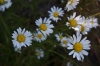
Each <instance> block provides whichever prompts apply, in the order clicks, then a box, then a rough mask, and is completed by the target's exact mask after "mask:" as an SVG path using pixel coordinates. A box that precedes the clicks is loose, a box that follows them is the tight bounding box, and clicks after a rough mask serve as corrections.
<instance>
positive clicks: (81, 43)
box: [67, 32, 91, 61]
mask: <svg viewBox="0 0 100 66" xmlns="http://www.w3.org/2000/svg"><path fill="white" fill-rule="evenodd" d="M81 38H82V34H80V32H77V33H76V36H75V35H73V38H72V37H70V39H69V42H70V43H69V44H68V47H67V49H69V50H72V51H71V52H70V53H69V55H72V54H73V58H75V57H76V58H77V60H79V61H82V60H83V59H84V56H83V55H86V56H87V55H88V52H87V51H86V50H90V46H91V45H90V41H89V40H87V37H85V38H83V39H81Z"/></svg>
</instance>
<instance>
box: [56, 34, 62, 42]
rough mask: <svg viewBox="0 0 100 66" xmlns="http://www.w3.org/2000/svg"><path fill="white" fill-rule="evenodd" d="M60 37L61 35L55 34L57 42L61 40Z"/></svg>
mask: <svg viewBox="0 0 100 66" xmlns="http://www.w3.org/2000/svg"><path fill="white" fill-rule="evenodd" d="M62 35H63V33H59V34H55V37H56V39H57V41H61V39H62V38H63V36H62Z"/></svg>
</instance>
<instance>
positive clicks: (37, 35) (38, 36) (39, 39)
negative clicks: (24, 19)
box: [34, 30, 47, 42]
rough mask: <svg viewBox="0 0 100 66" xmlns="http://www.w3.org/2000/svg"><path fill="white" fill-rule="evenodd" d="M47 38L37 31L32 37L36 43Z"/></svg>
mask: <svg viewBox="0 0 100 66" xmlns="http://www.w3.org/2000/svg"><path fill="white" fill-rule="evenodd" d="M46 38H47V36H44V35H43V34H42V33H41V32H40V31H39V30H37V33H36V34H35V36H34V39H35V40H36V41H37V42H41V41H44V40H46Z"/></svg>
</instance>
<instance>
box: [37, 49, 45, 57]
mask: <svg viewBox="0 0 100 66" xmlns="http://www.w3.org/2000/svg"><path fill="white" fill-rule="evenodd" d="M35 51H36V56H37V58H38V59H40V58H41V57H44V51H43V50H42V49H36V50H35Z"/></svg>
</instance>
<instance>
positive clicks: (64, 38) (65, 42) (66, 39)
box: [60, 37, 69, 47]
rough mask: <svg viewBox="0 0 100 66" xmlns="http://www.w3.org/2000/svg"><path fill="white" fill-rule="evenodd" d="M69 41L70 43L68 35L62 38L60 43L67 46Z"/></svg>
mask: <svg viewBox="0 0 100 66" xmlns="http://www.w3.org/2000/svg"><path fill="white" fill-rule="evenodd" d="M68 43H69V40H68V38H67V37H63V38H62V39H61V43H60V44H61V46H62V47H67V45H68Z"/></svg>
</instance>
